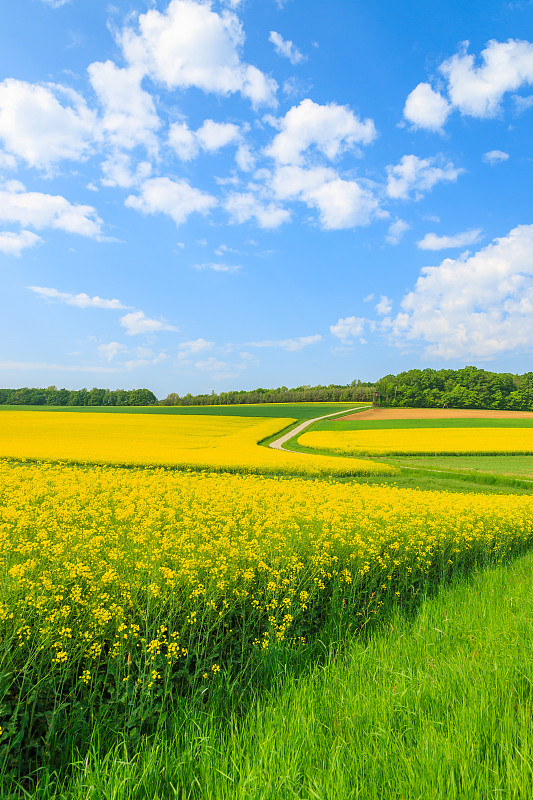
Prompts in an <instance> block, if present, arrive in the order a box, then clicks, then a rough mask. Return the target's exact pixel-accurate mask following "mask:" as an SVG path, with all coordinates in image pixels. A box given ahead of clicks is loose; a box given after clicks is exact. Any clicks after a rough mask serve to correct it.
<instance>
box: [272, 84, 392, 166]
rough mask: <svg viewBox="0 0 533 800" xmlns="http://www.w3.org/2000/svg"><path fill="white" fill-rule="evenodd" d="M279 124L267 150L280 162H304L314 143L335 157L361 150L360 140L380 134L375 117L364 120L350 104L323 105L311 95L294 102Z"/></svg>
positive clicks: (364, 142) (371, 139)
mask: <svg viewBox="0 0 533 800" xmlns="http://www.w3.org/2000/svg"><path fill="white" fill-rule="evenodd" d="M275 124H276V125H277V126H278V127H279V128H280V133H278V134H277V135H276V136H275V137H274V139H273V141H272V144H271V145H270V146H269V147H268V148H267V149H266V154H267V155H269V156H272V158H274V159H275V160H276V161H277V162H279V163H280V164H301V163H302V159H303V154H304V153H305V152H306V151H307V150H309V148H311V147H313V148H315V149H316V150H318V151H319V152H320V153H322V154H323V155H325V156H326V157H327V158H329V159H333V158H335V157H336V156H338V155H339V154H340V153H342V152H344V151H346V150H357V145H359V144H369V143H370V142H371V141H373V139H374V138H375V137H376V129H375V127H374V123H373V121H372V120H371V119H366V120H364V122H361V120H360V119H359V118H358V117H356V116H355V114H354V113H353V111H351V109H349V108H348V107H347V106H339V105H336V104H335V103H329V104H328V105H319V104H318V103H314V102H313V101H312V100H309V99H305V100H302V102H301V103H300V105H298V106H293V107H292V108H291V109H290V110H289V111H287V113H286V114H285V116H284V117H283V118H282V119H280V120H276V121H275Z"/></svg>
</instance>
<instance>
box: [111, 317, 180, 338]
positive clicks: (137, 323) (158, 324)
mask: <svg viewBox="0 0 533 800" xmlns="http://www.w3.org/2000/svg"><path fill="white" fill-rule="evenodd" d="M120 324H121V325H122V327H123V328H126V333H127V334H128V336H136V335H137V334H139V333H157V332H159V331H176V330H177V328H175V327H174V325H169V324H168V323H167V322H164V321H162V320H158V319H150V318H149V317H147V316H146V315H145V314H144V312H143V311H132V312H131V313H130V314H124V316H123V317H121V318H120Z"/></svg>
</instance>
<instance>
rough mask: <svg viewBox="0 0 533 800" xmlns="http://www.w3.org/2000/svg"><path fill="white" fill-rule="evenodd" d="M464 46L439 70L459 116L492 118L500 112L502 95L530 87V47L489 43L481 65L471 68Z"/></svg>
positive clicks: (532, 47) (532, 77)
mask: <svg viewBox="0 0 533 800" xmlns="http://www.w3.org/2000/svg"><path fill="white" fill-rule="evenodd" d="M467 48H468V42H465V43H464V44H463V46H462V48H461V50H460V52H459V53H457V54H456V55H454V56H452V57H451V58H449V59H448V60H447V61H445V62H444V63H443V64H441V66H440V71H441V72H442V74H443V75H444V76H445V77H446V78H447V80H448V94H449V96H450V100H451V102H452V103H453V105H454V106H455V107H456V108H458V109H459V111H460V112H461V113H462V114H466V115H468V116H472V117H493V116H495V115H496V114H497V113H498V112H499V110H500V103H501V100H502V98H503V95H504V94H505V93H506V92H510V91H516V90H517V89H519V88H520V87H521V86H523V85H527V84H530V83H533V44H531V43H530V42H525V41H520V40H518V39H508V40H507V41H506V42H497V41H495V40H492V41H490V42H489V43H488V45H487V47H486V48H485V50H482V52H481V59H482V64H481V66H479V67H476V66H475V59H474V56H473V55H470V54H469V53H468V52H467Z"/></svg>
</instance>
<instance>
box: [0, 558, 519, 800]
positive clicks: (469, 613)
mask: <svg viewBox="0 0 533 800" xmlns="http://www.w3.org/2000/svg"><path fill="white" fill-rule="evenodd" d="M532 649H533V555H531V554H528V555H526V556H524V557H522V558H520V559H518V560H516V561H515V562H514V563H511V564H509V565H507V566H506V567H500V568H497V569H491V570H487V571H484V572H479V573H475V574H474V575H472V576H471V577H470V579H469V580H467V581H465V580H464V579H463V580H460V581H459V582H457V583H456V584H454V585H452V586H448V587H441V588H440V590H439V591H438V593H437V595H436V596H433V597H427V598H426V599H425V600H424V601H423V602H422V604H421V606H420V607H419V609H418V611H417V613H416V614H415V616H414V617H413V616H411V617H410V616H408V615H406V614H404V613H402V612H401V611H397V612H395V613H394V614H393V616H391V617H389V619H388V621H387V623H386V626H385V627H384V628H382V629H381V630H374V631H372V632H370V633H369V634H368V635H366V636H360V637H358V638H355V639H353V640H351V641H350V642H349V643H348V645H347V647H346V649H345V650H344V651H343V652H338V651H336V650H331V651H326V652H324V653H323V657H322V659H320V660H319V662H317V663H315V665H314V666H313V665H312V664H308V665H300V668H299V669H297V670H290V671H287V672H286V674H284V675H282V676H280V677H279V678H278V681H277V684H276V685H275V686H274V687H273V688H271V689H269V690H263V689H262V688H261V687H260V686H257V687H256V688H255V690H254V697H253V699H252V701H251V702H250V703H249V705H248V706H247V707H246V708H245V709H244V711H243V712H242V713H239V711H238V707H237V706H236V705H235V703H234V702H231V699H230V698H229V694H228V693H227V694H226V695H224V694H223V693H222V694H220V695H218V696H217V697H212V698H208V699H207V700H206V702H205V703H200V704H196V705H192V704H189V705H186V704H182V705H180V706H178V707H177V708H176V712H175V716H174V717H173V719H170V720H167V722H166V724H165V725H161V727H160V728H159V730H158V731H157V732H156V733H155V734H154V735H153V736H152V737H150V738H148V739H146V740H145V741H142V742H141V743H140V744H139V745H138V746H137V747H130V745H128V743H127V741H126V740H125V739H124V737H123V736H122V735H121V733H120V731H117V733H116V735H115V740H114V743H111V742H109V741H107V742H106V741H102V740H101V739H99V737H98V732H96V733H95V735H94V737H93V742H92V746H91V749H90V751H89V753H88V755H87V757H86V758H83V759H81V758H80V759H78V760H77V761H76V763H75V765H74V769H73V772H72V774H71V775H70V777H69V778H68V779H67V780H66V781H65V782H62V781H61V780H58V778H57V776H54V775H50V773H48V772H46V770H43V772H42V773H41V776H40V780H39V783H38V784H37V786H36V787H35V788H34V789H33V790H32V792H31V793H29V792H28V793H26V794H25V793H24V792H23V791H19V792H18V793H12V794H8V793H4V794H3V795H2V797H3V798H5V800H10V798H15V797H17V798H22V797H32V798H33V799H34V800H52V798H54V800H67V798H68V800H89V798H95V799H96V798H98V800H106V799H107V798H109V800H111V798H112V799H113V800H167V798H168V799H169V800H170V798H176V799H178V798H179V800H185V798H187V799H190V800H200V799H201V800H204V799H205V800H294V798H300V799H301V800H334V799H335V800H336V799H338V800H351V799H352V798H353V799H354V800H355V799H357V800H426V798H434V799H435V800H442V799H443V798H446V800H455V798H457V799H459V798H461V800H489V798H506V799H507V800H526V799H527V798H530V797H531V796H533V725H532V724H531V720H532V715H533V682H532V679H531V665H532V656H533V652H532ZM228 692H229V690H228Z"/></svg>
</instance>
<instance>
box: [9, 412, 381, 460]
mask: <svg viewBox="0 0 533 800" xmlns="http://www.w3.org/2000/svg"><path fill="white" fill-rule="evenodd" d="M292 422H294V420H293V419H272V418H264V417H221V416H209V415H199V416H195V415H187V416H179V415H158V414H102V413H91V412H87V413H69V412H63V413H61V412H46V411H2V412H0V457H7V458H16V459H32V460H52V461H63V462H69V461H70V462H77V463H97V464H124V465H131V464H136V465H167V466H176V467H178V466H179V467H182V468H187V467H190V468H192V469H197V468H205V469H216V470H224V471H238V472H267V473H280V474H284V473H286V474H292V473H296V474H309V475H329V474H334V475H372V474H380V475H383V474H386V473H392V472H394V469H393V468H392V467H390V466H388V465H386V464H375V463H372V462H371V461H363V460H361V461H356V460H355V459H342V458H335V457H329V456H321V455H316V456H311V457H310V456H309V455H305V454H304V455H302V454H301V453H289V452H281V451H279V450H272V449H270V448H268V447H261V446H259V445H258V442H260V441H262V440H263V439H266V438H267V437H269V436H272V435H273V434H275V433H277V432H278V431H279V430H282V429H283V428H285V427H286V426H287V425H290V424H291V423H292Z"/></svg>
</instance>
